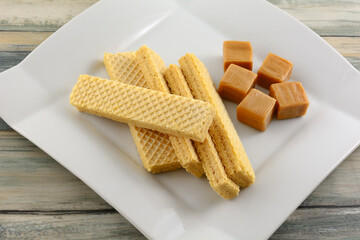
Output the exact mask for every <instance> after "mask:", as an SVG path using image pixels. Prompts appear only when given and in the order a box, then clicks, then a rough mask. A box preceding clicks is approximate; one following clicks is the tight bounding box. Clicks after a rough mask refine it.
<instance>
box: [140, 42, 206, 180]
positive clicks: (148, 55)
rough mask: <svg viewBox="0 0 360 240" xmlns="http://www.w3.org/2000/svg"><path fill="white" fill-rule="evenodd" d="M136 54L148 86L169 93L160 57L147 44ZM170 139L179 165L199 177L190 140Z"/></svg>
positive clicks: (200, 174)
mask: <svg viewBox="0 0 360 240" xmlns="http://www.w3.org/2000/svg"><path fill="white" fill-rule="evenodd" d="M136 56H137V59H138V62H139V64H140V66H141V69H142V72H143V74H144V77H145V79H146V80H147V83H148V85H149V88H150V89H153V90H158V91H162V92H166V93H170V90H169V88H168V86H167V84H166V81H165V79H164V76H163V75H164V74H165V70H166V67H165V64H164V61H163V60H162V59H161V57H160V56H159V55H158V54H157V53H155V52H154V51H153V50H152V49H150V48H148V47H147V46H142V47H141V48H140V49H139V50H138V51H137V52H136ZM204 137H205V135H204ZM170 141H171V143H172V145H173V147H174V149H175V152H176V155H177V156H178V159H179V161H180V164H181V166H182V167H183V168H185V169H186V170H187V171H188V172H190V173H191V174H193V175H194V176H197V177H201V176H202V175H203V173H204V171H203V169H202V165H201V164H200V160H199V158H198V155H197V153H196V151H195V149H194V146H193V144H192V142H191V140H190V139H187V138H182V137H175V136H170Z"/></svg>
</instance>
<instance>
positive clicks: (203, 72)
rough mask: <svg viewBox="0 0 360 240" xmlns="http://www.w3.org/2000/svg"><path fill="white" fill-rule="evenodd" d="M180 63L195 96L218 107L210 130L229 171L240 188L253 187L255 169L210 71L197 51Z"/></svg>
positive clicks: (182, 58) (181, 59) (186, 56)
mask: <svg viewBox="0 0 360 240" xmlns="http://www.w3.org/2000/svg"><path fill="white" fill-rule="evenodd" d="M179 63H180V66H181V68H182V70H183V73H184V75H185V79H186V81H187V83H188V85H189V87H190V89H191V92H192V94H193V96H194V97H195V98H196V99H200V100H203V101H206V102H209V103H211V104H212V105H213V106H214V108H215V111H216V115H215V117H214V121H213V124H212V125H211V127H210V130H209V133H210V135H211V137H212V140H213V142H214V144H215V147H216V150H217V151H218V153H219V156H220V158H221V161H222V163H223V165H224V167H225V171H226V173H227V174H228V176H229V177H230V178H231V179H232V180H233V181H234V182H236V183H237V184H239V185H240V187H247V186H249V185H250V184H252V183H253V182H254V181H255V173H254V170H253V168H252V166H251V163H250V161H249V159H248V157H247V154H246V153H245V150H244V148H243V146H242V143H241V141H240V138H239V136H238V135H237V132H236V130H235V128H234V125H233V124H232V122H231V120H230V117H229V115H228V113H227V111H226V109H225V106H224V104H223V103H222V100H221V98H220V97H219V95H218V94H217V92H216V89H215V87H214V84H213V81H212V79H211V76H210V74H209V72H208V71H207V69H206V67H205V65H204V64H203V63H202V62H201V61H200V60H199V59H198V58H197V57H196V56H195V55H194V54H189V53H188V54H186V55H185V56H183V57H181V58H180V59H179Z"/></svg>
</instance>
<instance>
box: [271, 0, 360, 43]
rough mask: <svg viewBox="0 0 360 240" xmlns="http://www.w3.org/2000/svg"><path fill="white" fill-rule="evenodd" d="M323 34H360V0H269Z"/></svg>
mask: <svg viewBox="0 0 360 240" xmlns="http://www.w3.org/2000/svg"><path fill="white" fill-rule="evenodd" d="M268 1H269V2H271V3H272V4H274V5H276V6H278V7H279V8H281V9H282V10H285V12H287V13H289V14H290V15H292V16H294V17H295V18H297V19H299V20H300V21H301V22H303V23H304V24H305V25H306V26H308V27H310V28H311V29H312V30H314V31H315V32H316V33H318V34H320V35H322V36H360V27H359V23H360V0H352V1H348V0H317V1H313V0H292V1H289V0H268Z"/></svg>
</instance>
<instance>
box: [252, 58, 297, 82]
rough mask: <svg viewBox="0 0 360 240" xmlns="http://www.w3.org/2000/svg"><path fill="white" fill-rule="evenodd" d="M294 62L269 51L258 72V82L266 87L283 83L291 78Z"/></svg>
mask: <svg viewBox="0 0 360 240" xmlns="http://www.w3.org/2000/svg"><path fill="white" fill-rule="evenodd" d="M292 69H293V64H292V63H291V62H290V61H288V60H286V59H284V58H281V57H279V56H277V55H275V54H273V53H269V55H267V57H266V58H265V60H264V62H263V63H262V65H261V67H260V68H259V70H258V72H257V79H256V83H257V84H258V85H259V86H261V87H264V88H266V89H269V88H270V85H271V84H273V83H282V82H286V81H288V80H289V79H290V76H291V72H292Z"/></svg>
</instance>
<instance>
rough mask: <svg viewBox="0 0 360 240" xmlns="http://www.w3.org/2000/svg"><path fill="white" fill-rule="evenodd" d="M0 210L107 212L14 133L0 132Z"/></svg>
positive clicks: (93, 196)
mask: <svg viewBox="0 0 360 240" xmlns="http://www.w3.org/2000/svg"><path fill="white" fill-rule="evenodd" d="M0 186H1V187H0V210H14V209H16V210H41V211H50V210H64V209H65V210H93V209H111V207H110V206H109V205H108V204H107V203H106V202H105V201H104V200H103V199H101V198H100V197H99V196H98V195H97V194H96V193H95V192H94V191H92V190H91V189H90V188H89V187H88V186H86V185H85V184H84V183H83V182H82V181H81V180H79V179H78V178H77V177H75V176H74V175H73V174H71V173H70V172H69V171H68V170H66V169H65V168H64V167H62V166H61V165H60V164H58V163H57V162H56V161H55V160H53V159H52V158H51V157H49V156H48V155H47V154H46V153H44V152H43V151H41V150H40V149H39V148H38V147H36V146H35V145H34V144H32V143H31V142H30V141H28V140H27V139H25V138H24V137H22V136H21V135H19V134H18V133H16V132H14V131H0Z"/></svg>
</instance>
